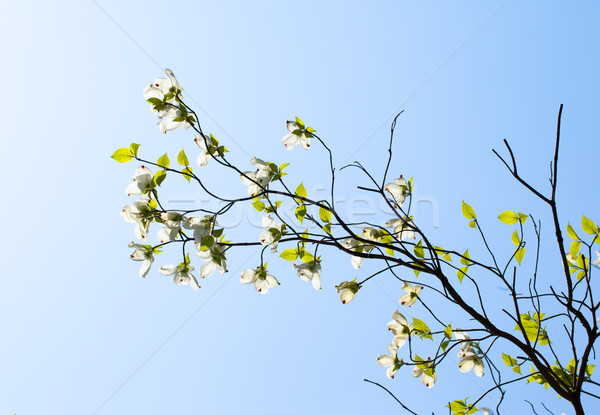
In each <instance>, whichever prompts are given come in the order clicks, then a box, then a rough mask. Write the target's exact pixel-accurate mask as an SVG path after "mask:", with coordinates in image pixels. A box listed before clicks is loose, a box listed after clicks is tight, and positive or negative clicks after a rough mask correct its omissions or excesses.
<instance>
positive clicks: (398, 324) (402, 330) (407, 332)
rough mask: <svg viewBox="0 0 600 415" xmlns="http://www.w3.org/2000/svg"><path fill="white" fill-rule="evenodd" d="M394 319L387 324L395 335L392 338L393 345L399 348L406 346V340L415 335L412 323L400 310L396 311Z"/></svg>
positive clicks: (393, 315)
mask: <svg viewBox="0 0 600 415" xmlns="http://www.w3.org/2000/svg"><path fill="white" fill-rule="evenodd" d="M392 319H393V320H392V321H390V322H389V323H388V324H387V327H388V330H390V331H391V332H392V333H393V334H394V336H395V337H394V339H393V340H392V346H394V347H395V348H396V349H399V348H401V347H402V346H404V343H406V340H408V338H409V337H411V336H412V335H413V332H414V328H413V325H412V323H409V322H408V321H407V320H406V317H404V316H403V315H402V314H400V313H399V312H398V310H396V311H394V314H392Z"/></svg>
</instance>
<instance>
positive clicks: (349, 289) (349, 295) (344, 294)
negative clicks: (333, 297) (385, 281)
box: [335, 280, 360, 304]
mask: <svg viewBox="0 0 600 415" xmlns="http://www.w3.org/2000/svg"><path fill="white" fill-rule="evenodd" d="M335 290H336V291H337V292H338V293H339V292H341V294H340V300H341V301H342V304H348V303H349V302H350V301H352V300H354V297H355V296H356V293H357V292H358V290H360V285H358V283H357V282H356V280H354V281H343V282H341V283H340V285H336V286H335Z"/></svg>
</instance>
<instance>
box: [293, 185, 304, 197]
mask: <svg viewBox="0 0 600 415" xmlns="http://www.w3.org/2000/svg"><path fill="white" fill-rule="evenodd" d="M294 194H295V195H296V196H300V197H306V196H307V193H306V189H305V188H304V185H303V184H302V183H300V185H299V186H298V187H297V188H296V191H295V192H294Z"/></svg>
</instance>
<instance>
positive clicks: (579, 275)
mask: <svg viewBox="0 0 600 415" xmlns="http://www.w3.org/2000/svg"><path fill="white" fill-rule="evenodd" d="M583 277H585V271H584V270H581V271H579V272H578V273H577V281H581V280H582V279H583Z"/></svg>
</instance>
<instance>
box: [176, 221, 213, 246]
mask: <svg viewBox="0 0 600 415" xmlns="http://www.w3.org/2000/svg"><path fill="white" fill-rule="evenodd" d="M213 222H214V226H217V225H218V223H217V221H216V220H215V218H214V216H210V215H206V216H204V218H202V219H201V218H198V217H196V216H190V217H185V216H184V217H183V219H182V225H183V227H184V228H185V229H192V230H193V231H194V240H195V241H196V243H202V239H203V238H204V237H205V236H208V235H211V232H212V230H213Z"/></svg>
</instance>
